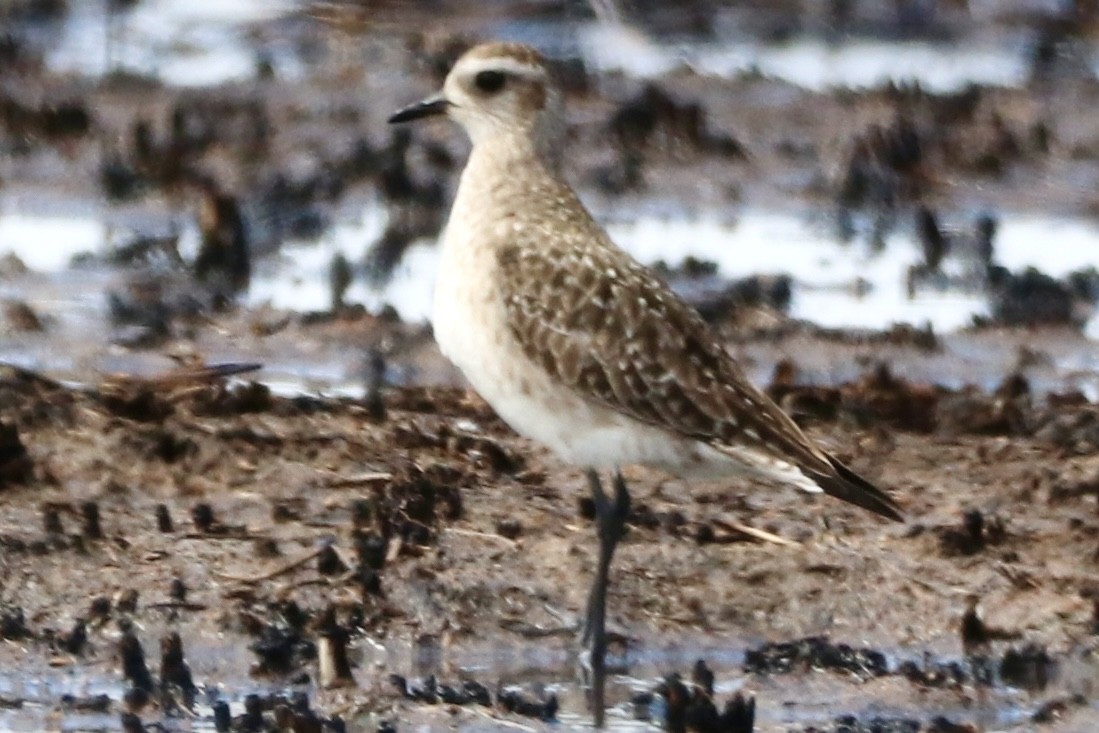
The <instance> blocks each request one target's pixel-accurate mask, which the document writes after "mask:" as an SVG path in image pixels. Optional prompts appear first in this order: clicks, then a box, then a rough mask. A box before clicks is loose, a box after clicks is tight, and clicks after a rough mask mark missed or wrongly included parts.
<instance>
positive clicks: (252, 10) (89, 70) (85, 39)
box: [47, 0, 1099, 92]
mask: <svg viewBox="0 0 1099 733" xmlns="http://www.w3.org/2000/svg"><path fill="white" fill-rule="evenodd" d="M72 8H73V10H72V11H71V12H70V13H69V15H68V17H67V18H66V19H65V20H64V21H63V23H62V27H61V33H60V35H59V37H57V38H51V40H50V43H49V44H47V48H48V52H47V62H48V63H49V64H50V66H51V67H52V68H53V69H55V70H58V71H66V72H73V73H77V74H83V75H91V76H100V75H103V74H105V73H107V72H108V71H111V70H125V71H128V72H133V73H139V74H144V75H149V76H153V77H156V78H159V79H160V80H161V81H163V82H164V83H166V84H170V85H175V86H206V85H214V84H218V83H222V82H229V81H239V80H245V79H249V78H253V77H254V76H255V73H256V68H257V62H258V61H259V60H260V59H261V58H263V59H264V60H266V61H270V62H271V63H272V64H273V65H274V66H275V68H276V71H277V73H278V74H279V75H280V76H281V77H282V78H284V79H286V78H302V77H305V76H308V68H307V65H305V64H304V63H303V62H302V60H301V59H300V58H299V56H298V54H297V53H296V51H295V49H293V48H292V47H290V46H289V45H287V44H286V43H285V42H283V41H282V40H281V39H280V36H279V34H278V33H277V32H271V31H270V30H264V28H265V24H267V25H268V26H269V25H270V24H271V23H272V22H274V21H277V20H278V19H279V18H281V17H284V16H286V15H287V14H289V13H291V12H293V11H300V10H303V9H307V8H308V3H303V2H296V1H295V0H226V1H224V2H217V1H216V0H194V1H192V2H187V1H186V0H145V1H144V2H142V3H139V4H138V5H137V6H136V7H135V8H133V9H132V10H129V11H126V12H123V13H119V14H118V15H117V16H116V17H114V18H110V17H108V14H107V13H106V11H105V0H91V1H89V2H82V3H74V4H73V5H72ZM486 35H494V36H497V37H500V38H504V39H514V40H521V41H535V42H537V43H539V45H542V46H543V47H545V48H547V49H548V50H551V51H553V50H556V51H558V52H564V53H579V54H580V55H581V56H582V57H583V58H584V60H585V61H586V63H587V64H588V65H589V66H590V67H591V68H592V69H596V70H600V71H622V72H626V73H628V74H630V75H633V76H637V77H645V78H648V77H657V76H660V75H663V74H666V73H668V72H669V71H672V70H673V69H675V68H677V67H679V66H684V65H686V66H690V67H692V68H694V69H695V70H697V71H698V72H700V73H704V74H712V75H717V76H723V77H731V76H737V75H741V74H745V73H761V74H764V75H767V76H770V77H773V78H776V79H781V80H784V81H787V82H790V83H791V84H795V85H797V86H800V87H804V88H807V89H811V90H818V91H819V90H825V89H829V88H837V87H841V88H843V87H845V88H866V87H874V86H879V85H881V84H885V83H888V82H897V83H902V82H918V83H919V84H920V85H921V86H923V87H924V88H925V89H928V90H930V91H933V92H953V91H957V90H960V89H963V88H965V87H966V86H968V85H970V84H983V85H988V86H1002V87H1017V86H1020V85H1022V84H1024V83H1026V81H1027V79H1028V77H1029V73H1030V71H1029V64H1030V61H1029V49H1030V45H1031V43H1032V42H1031V40H1030V39H1029V38H1027V37H1025V36H1022V35H1017V34H1016V35H1008V36H1006V37H1003V36H993V37H989V38H987V39H983V40H981V41H979V42H977V43H966V44H957V43H950V42H946V41H943V42H935V41H925V40H879V39H873V38H857V37H855V38H843V39H840V40H834V41H833V40H825V39H823V38H820V37H818V36H812V35H806V36H798V37H794V38H791V39H788V40H785V41H783V42H766V41H761V40H758V39H753V38H749V37H744V36H736V37H726V38H723V39H722V40H721V41H718V42H715V41H695V40H684V41H681V42H668V41H667V40H661V41H656V40H653V39H651V38H649V37H647V36H646V35H645V34H644V33H642V32H641V31H640V30H638V29H636V28H634V27H632V26H630V25H629V24H628V23H606V22H592V21H589V20H586V19H583V17H582V16H581V15H578V16H577V17H576V18H574V19H572V20H569V21H566V22H561V21H544V20H535V21H531V20H527V19H523V20H503V21H500V22H498V23H496V24H495V25H494V26H493V27H492V28H491V29H490V30H489V31H488V32H487V33H486ZM1094 56H1095V58H1093V59H1092V61H1091V62H1090V67H1091V68H1092V70H1093V73H1094V71H1095V70H1096V69H1099V55H1094Z"/></svg>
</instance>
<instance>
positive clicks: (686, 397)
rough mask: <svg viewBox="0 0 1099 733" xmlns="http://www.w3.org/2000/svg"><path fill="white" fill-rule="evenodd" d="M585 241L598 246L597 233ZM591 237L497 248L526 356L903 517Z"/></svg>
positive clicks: (652, 284)
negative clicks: (564, 243)
mask: <svg viewBox="0 0 1099 733" xmlns="http://www.w3.org/2000/svg"><path fill="white" fill-rule="evenodd" d="M586 234H587V235H588V238H589V239H588V240H587V241H591V240H590V238H592V237H595V238H605V235H604V234H603V233H602V231H601V230H600V229H598V227H595V226H592V227H591V228H590V229H589V230H588V231H587V232H586ZM596 241H599V242H600V244H599V246H588V247H583V246H576V244H577V242H576V240H574V241H573V242H571V243H568V244H570V245H571V246H560V247H553V246H546V245H545V244H544V243H541V244H537V245H534V246H521V245H520V244H515V245H511V246H508V245H505V246H503V247H501V248H500V249H499V250H498V255H497V266H498V269H499V275H500V278H499V282H500V283H501V287H502V290H503V292H502V297H503V302H504V305H505V308H506V310H507V313H508V322H509V323H510V325H511V327H512V332H513V334H514V336H515V337H516V338H517V339H518V341H519V343H520V344H521V345H522V348H523V351H524V353H525V354H526V355H527V356H528V357H529V358H531V359H532V360H533V361H534V362H535V363H537V364H540V365H541V366H542V368H544V369H545V370H546V371H547V372H549V373H550V374H551V375H553V376H554V377H555V378H557V379H559V380H560V381H562V382H563V383H565V384H567V385H569V387H571V388H572V389H574V390H576V391H577V392H579V393H580V394H582V395H583V396H584V397H586V398H588V399H593V400H595V401H598V402H600V403H602V404H604V405H606V406H608V407H611V408H612V409H615V410H617V411H620V412H623V413H625V414H627V415H630V416H631V417H634V418H636V419H638V420H641V421H643V422H646V423H650V424H653V425H659V426H661V427H664V428H666V429H669V430H672V431H674V432H677V433H680V434H682V435H684V436H688V437H691V438H695V439H696V440H699V441H701V442H704V443H707V444H710V445H712V446H713V447H714V448H716V449H718V450H722V448H723V447H728V446H733V447H736V448H737V450H742V449H743V448H745V447H746V448H748V449H750V450H752V451H755V452H759V453H762V454H763V455H765V456H769V457H772V458H774V459H778V460H781V461H784V462H788V463H790V464H793V465H794V466H797V467H798V468H799V469H800V470H801V471H802V472H803V473H805V475H806V476H808V477H809V478H810V479H812V480H813V481H814V482H815V483H817V484H818V485H819V486H820V487H821V488H822V489H824V491H825V492H827V493H829V494H832V495H834V496H837V497H838V498H840V499H843V500H845V501H848V502H851V503H854V504H857V505H859V506H862V507H864V508H866V509H869V510H871V511H874V512H876V513H878V514H882V515H883V516H887V517H890V518H893V519H899V518H900V515H899V512H898V510H897V507H896V505H895V504H894V503H893V501H892V499H890V498H889V496H888V495H887V494H885V493H884V492H882V491H880V490H878V489H876V488H874V487H873V486H872V485H870V484H869V483H868V482H866V481H865V480H863V479H861V478H859V477H858V476H857V475H855V474H854V473H853V472H851V471H850V470H849V469H847V468H846V467H844V466H843V465H842V464H840V463H839V462H838V461H837V460H835V459H834V458H833V457H831V456H829V455H828V454H827V453H825V452H824V451H823V450H821V449H820V448H819V447H817V446H816V445H814V444H813V443H812V442H811V441H810V440H809V439H808V438H807V437H806V436H805V435H804V434H803V433H802V431H801V429H800V428H799V427H798V426H797V425H796V424H795V423H794V421H793V420H791V419H790V417H789V416H788V415H786V413H785V412H783V411H782V410H781V409H780V408H779V407H778V405H776V404H775V403H774V402H773V401H772V400H771V399H770V398H769V397H767V396H766V395H765V394H763V393H762V392H760V391H759V390H758V389H756V387H755V386H753V385H752V384H751V382H749V381H748V379H747V378H746V377H745V376H744V374H743V372H742V371H741V369H740V367H739V366H738V365H737V363H736V361H735V360H734V359H733V358H732V356H731V355H730V354H729V353H728V352H727V351H726V350H725V349H724V348H723V347H722V345H721V344H720V343H719V342H718V341H717V339H716V338H715V337H714V335H713V334H712V333H711V331H710V329H709V327H708V326H707V325H706V324H705V322H704V321H703V320H702V319H701V317H700V316H699V315H698V313H697V312H696V311H695V310H694V309H692V308H691V307H690V306H688V305H686V304H685V303H684V302H683V301H682V300H680V299H679V298H678V297H677V296H676V295H675V294H674V293H673V292H672V291H671V290H670V289H669V288H668V287H667V286H666V285H665V284H664V283H663V282H661V281H660V280H659V279H658V278H657V277H656V276H655V275H653V274H652V273H651V272H650V271H648V270H647V269H646V268H644V267H643V266H642V265H640V264H639V263H637V262H636V261H634V260H633V259H632V258H630V257H629V256H628V255H627V254H626V253H625V252H623V251H622V250H620V249H618V248H617V247H615V246H614V245H613V244H611V243H610V242H609V241H606V240H605V239H597V240H596Z"/></svg>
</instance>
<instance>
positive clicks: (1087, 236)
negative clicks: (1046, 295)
mask: <svg viewBox="0 0 1099 733" xmlns="http://www.w3.org/2000/svg"><path fill="white" fill-rule="evenodd" d="M995 246H996V261H997V262H998V263H999V264H1001V265H1003V266H1004V267H1007V268H1008V269H1010V270H1022V269H1025V268H1027V267H1036V268H1038V269H1039V270H1041V271H1042V272H1044V273H1046V274H1047V275H1052V276H1054V277H1061V276H1063V275H1065V274H1067V273H1069V272H1072V271H1073V270H1081V269H1084V268H1087V267H1099V223H1097V222H1094V221H1088V220H1075V219H1050V218H1048V217H1042V216H1032V217H1015V218H1012V219H1011V220H1010V221H1009V222H1007V225H1006V226H1003V227H1001V230H1000V231H999V232H998V233H997V235H996V245H995Z"/></svg>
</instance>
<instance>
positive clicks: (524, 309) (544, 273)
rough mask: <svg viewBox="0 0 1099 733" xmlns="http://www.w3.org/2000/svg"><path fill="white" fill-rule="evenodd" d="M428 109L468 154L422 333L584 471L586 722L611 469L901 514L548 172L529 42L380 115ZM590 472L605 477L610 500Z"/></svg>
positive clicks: (546, 135) (500, 407)
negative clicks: (809, 432)
mask: <svg viewBox="0 0 1099 733" xmlns="http://www.w3.org/2000/svg"><path fill="white" fill-rule="evenodd" d="M436 115H445V116H448V117H450V118H452V119H454V120H456V121H457V122H458V123H459V124H460V125H461V126H462V127H464V128H465V130H466V133H467V134H468V135H469V137H470V139H471V140H472V142H473V149H472V152H471V153H470V156H469V161H468V163H467V164H466V167H465V170H464V171H463V173H462V177H461V182H460V184H459V186H458V192H457V195H456V198H455V201H454V206H453V208H452V209H451V213H450V220H449V222H448V224H447V227H446V231H445V233H444V235H443V240H442V253H441V259H440V263H439V275H438V281H437V284H436V289H435V304H434V317H433V321H434V328H435V338H436V340H437V341H438V342H439V346H440V348H441V349H442V351H443V353H444V354H446V356H447V357H449V358H450V359H451V360H452V361H453V362H454V363H455V364H456V365H457V366H458V367H459V368H460V369H461V370H462V372H463V373H464V374H465V376H466V378H467V379H468V380H469V382H470V384H471V385H472V386H473V388H474V389H476V390H477V391H478V392H479V393H480V394H481V396H483V397H484V398H485V399H486V400H487V401H488V402H489V404H491V405H492V407H493V408H494V409H495V410H496V412H497V413H498V414H499V415H500V417H502V418H503V419H504V420H505V421H506V422H507V423H508V424H509V425H511V426H512V427H513V428H514V429H515V430H516V431H518V432H519V433H521V434H522V435H525V436H527V437H529V438H532V439H534V440H536V441H538V442H541V443H543V444H544V445H546V446H548V447H549V448H551V449H552V450H553V451H554V452H555V453H556V454H557V455H558V456H560V457H561V458H563V459H564V460H566V461H569V462H571V463H575V464H578V465H580V466H583V467H584V468H586V469H587V470H588V481H589V483H590V486H591V491H592V496H593V499H594V502H595V508H596V515H597V527H598V535H599V558H598V565H597V571H596V577H595V580H594V582H593V584H592V588H591V592H590V595H589V597H588V610H587V617H586V625H585V634H584V641H585V643H590V644H591V658H590V664H591V668H592V691H591V698H592V706H593V710H594V714H595V719H596V724H597V725H599V724H602V720H603V687H604V682H605V675H606V671H605V655H606V632H605V608H606V589H607V573H608V570H609V567H610V563H611V557H612V555H613V553H614V550H615V546H616V545H617V543H618V541H619V539H621V537H622V535H623V533H624V530H625V524H626V519H627V515H628V513H629V503H630V501H629V493H628V492H627V489H626V484H625V481H624V480H623V478H622V474H621V473H620V471H619V467H620V466H623V465H629V464H643V465H648V466H654V467H657V468H660V469H664V470H665V471H667V472H669V473H671V474H673V475H675V476H679V477H683V478H709V479H715V478H720V477H723V476H729V475H738V474H739V475H751V476H755V477H757V478H762V479H765V480H768V481H770V482H772V483H780V484H792V485H794V486H796V487H798V488H801V489H804V490H807V491H812V492H819V491H822V490H823V491H824V492H825V493H827V494H830V495H832V496H835V497H838V498H840V499H842V500H844V501H847V502H850V503H852V504H856V505H858V506H860V507H863V508H865V509H869V510H870V511H872V512H875V513H877V514H880V515H882V516H884V517H888V518H890V519H895V520H900V519H901V516H900V512H899V510H898V507H897V505H896V504H895V503H894V502H893V500H892V499H891V498H890V497H889V496H888V495H887V494H885V493H884V492H882V491H880V490H879V489H877V488H875V487H874V486H872V485H871V484H870V483H868V482H867V481H865V480H864V479H862V478H861V477H859V476H857V475H856V474H855V473H854V472H852V471H851V470H850V469H848V468H847V467H846V466H844V465H843V464H842V463H840V462H839V461H838V460H836V459H835V458H834V457H832V456H830V455H829V454H828V453H826V452H825V451H824V450H822V449H821V448H820V447H819V446H817V445H815V444H814V443H813V442H811V441H810V440H809V439H808V438H806V437H805V435H804V434H803V433H802V431H801V430H800V429H799V428H798V426H797V425H796V424H795V423H794V422H793V420H791V419H790V418H789V417H788V416H787V415H786V414H785V413H784V412H783V411H782V410H781V409H780V408H779V407H778V406H777V405H776V404H775V403H774V402H772V401H771V400H770V399H769V398H768V397H767V396H766V395H764V394H763V393H762V392H760V391H759V390H758V389H756V388H755V387H754V386H753V385H752V384H751V383H750V382H749V381H748V380H747V379H746V378H745V376H744V373H743V372H742V371H741V369H740V367H739V366H738V364H737V363H736V361H735V360H734V359H733V358H732V356H731V355H730V354H729V353H728V352H727V351H726V349H725V347H724V346H723V345H722V344H721V343H720V342H719V341H718V339H717V338H716V337H715V335H714V334H713V333H711V332H710V330H709V329H708V327H707V326H706V324H705V323H704V322H703V321H702V319H701V318H700V317H699V316H698V314H697V313H696V312H695V311H694V310H692V309H691V308H690V307H689V306H687V305H685V304H684V303H683V302H682V301H681V300H680V299H679V298H678V297H676V296H675V295H674V294H673V293H672V291H671V290H669V289H668V287H667V286H666V285H665V284H664V283H663V282H661V281H660V279H658V278H657V277H656V276H655V275H654V274H653V273H652V272H651V271H649V270H648V269H646V268H645V267H644V266H642V265H641V264H639V263H637V262H636V261H634V260H633V259H632V258H631V257H630V256H629V255H627V254H626V253H625V252H623V251H622V250H620V249H619V248H617V247H616V246H615V245H614V244H613V243H612V242H611V241H610V239H609V238H608V237H607V234H606V233H605V232H604V231H603V229H602V228H601V227H600V226H599V225H598V224H597V223H596V222H595V221H594V220H593V219H592V217H591V215H590V214H589V213H588V211H587V210H586V209H585V208H584V205H583V204H582V203H580V200H579V199H578V198H577V196H576V194H575V193H574V192H573V190H572V189H571V188H570V187H569V186H568V184H566V183H565V182H564V181H563V179H562V176H561V172H560V168H561V156H562V153H563V149H564V147H565V132H566V128H565V122H564V115H563V109H562V99H561V93H560V91H559V90H558V89H557V87H556V86H555V85H554V84H553V83H552V81H551V79H550V74H549V71H548V69H547V66H546V63H545V61H544V60H543V58H542V56H541V55H539V53H538V52H537V51H535V50H533V49H531V48H528V47H526V46H522V45H517V44H507V43H488V44H483V45H480V46H477V47H475V48H473V49H471V50H469V51H467V52H466V53H465V54H464V55H463V56H462V57H461V58H460V59H459V60H458V62H457V63H456V64H455V65H454V68H453V69H452V70H451V71H450V73H449V75H448V76H447V78H446V83H445V84H444V86H443V90H442V92H440V93H439V94H437V95H435V96H432V97H430V98H428V99H425V100H424V101H422V102H419V103H417V104H414V105H412V106H410V107H407V108H405V109H403V110H401V111H399V112H397V113H396V114H394V115H393V116H392V117H391V118H390V119H389V121H390V122H394V123H395V122H406V121H409V120H415V119H419V118H424V117H432V116H436ZM599 469H608V470H610V471H612V472H613V475H614V496H613V497H610V496H608V495H607V494H606V493H604V491H603V488H602V485H601V484H600V480H599V476H598V473H597V471H598V470H599Z"/></svg>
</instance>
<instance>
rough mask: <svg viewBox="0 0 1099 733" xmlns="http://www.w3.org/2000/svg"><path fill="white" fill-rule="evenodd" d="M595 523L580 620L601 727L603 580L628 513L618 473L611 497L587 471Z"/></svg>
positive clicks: (604, 640) (604, 632)
mask: <svg viewBox="0 0 1099 733" xmlns="http://www.w3.org/2000/svg"><path fill="white" fill-rule="evenodd" d="M588 484H590V486H591V496H592V500H593V501H594V502H595V525H596V531H597V532H598V536H599V563H598V565H596V568H595V579H594V580H593V581H592V584H591V592H590V593H589V594H588V614H587V618H586V619H585V623H584V637H583V643H584V644H585V645H587V644H590V645H591V673H592V684H591V704H592V711H593V713H594V717H595V725H596V727H597V728H601V727H603V705H604V691H605V689H606V681H607V583H608V575H609V573H610V568H611V558H612V557H613V556H614V550H615V548H616V547H617V546H618V541H619V540H621V539H622V537H623V536H624V535H625V534H626V518H627V517H628V516H629V514H630V492H629V491H628V490H627V489H626V482H625V480H624V479H623V478H622V474H621V473H620V472H615V474H614V499H613V500H612V499H610V498H609V497H608V496H607V495H606V494H605V493H604V492H603V485H602V484H601V483H600V482H599V475H598V474H597V473H596V472H595V471H588Z"/></svg>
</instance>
